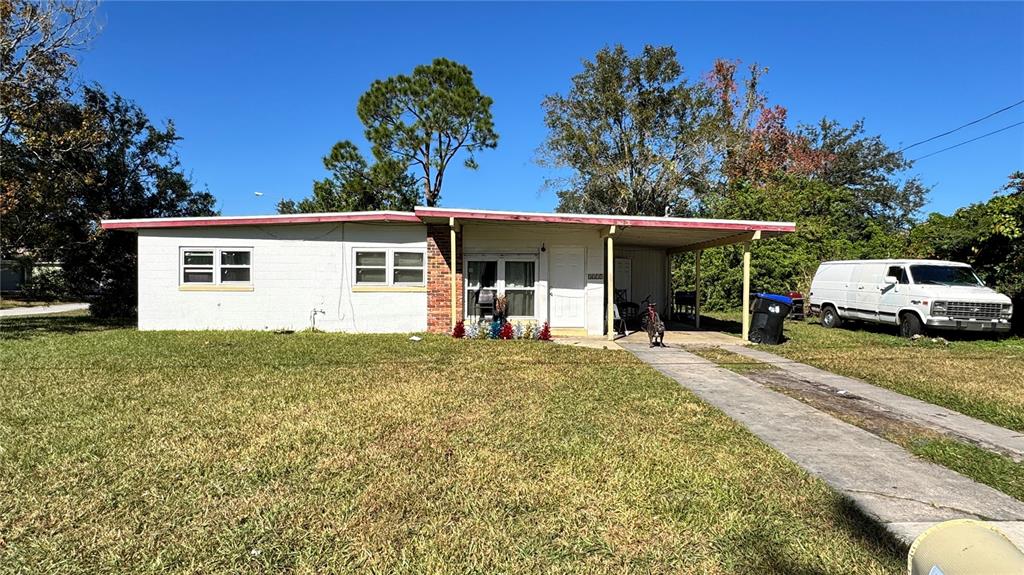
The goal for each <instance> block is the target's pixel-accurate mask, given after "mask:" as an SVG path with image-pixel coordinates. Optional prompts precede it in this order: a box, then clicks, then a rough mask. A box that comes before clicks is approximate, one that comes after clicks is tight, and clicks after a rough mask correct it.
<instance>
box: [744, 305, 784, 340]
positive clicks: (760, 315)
mask: <svg viewBox="0 0 1024 575" xmlns="http://www.w3.org/2000/svg"><path fill="white" fill-rule="evenodd" d="M791 309H793V300H792V299H791V298H788V297H786V296H784V295H778V294H773V293H759V294H757V295H756V296H755V297H754V305H753V309H752V310H751V311H752V312H753V316H752V317H751V318H750V335H749V336H748V339H750V341H752V342H754V343H767V344H771V345H776V344H778V343H781V342H782V323H783V320H784V319H786V316H787V315H788V314H789V310H791Z"/></svg>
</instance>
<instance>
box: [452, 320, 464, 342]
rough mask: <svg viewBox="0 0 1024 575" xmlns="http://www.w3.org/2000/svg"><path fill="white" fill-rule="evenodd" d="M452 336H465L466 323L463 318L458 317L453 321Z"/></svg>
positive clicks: (458, 337)
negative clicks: (457, 319)
mask: <svg viewBox="0 0 1024 575" xmlns="http://www.w3.org/2000/svg"><path fill="white" fill-rule="evenodd" d="M452 337H454V338H455V339H462V338H464V337H466V323H465V322H464V321H463V320H461V319H460V320H459V321H458V322H456V323H455V327H454V328H453V329H452Z"/></svg>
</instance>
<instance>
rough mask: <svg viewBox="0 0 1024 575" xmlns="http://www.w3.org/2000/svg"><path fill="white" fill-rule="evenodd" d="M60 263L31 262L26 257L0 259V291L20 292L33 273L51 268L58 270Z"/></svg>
mask: <svg viewBox="0 0 1024 575" xmlns="http://www.w3.org/2000/svg"><path fill="white" fill-rule="evenodd" d="M60 268H61V265H60V264H59V263H54V262H37V263H31V260H29V259H28V258H21V259H10V260H7V259H5V260H0V292H5V293H9V292H20V291H21V288H22V286H23V285H24V284H25V282H27V281H28V280H29V279H31V278H32V276H33V275H35V274H37V273H40V272H45V271H48V270H51V269H57V270H59V269H60Z"/></svg>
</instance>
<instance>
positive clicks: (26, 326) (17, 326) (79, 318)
mask: <svg viewBox="0 0 1024 575" xmlns="http://www.w3.org/2000/svg"><path fill="white" fill-rule="evenodd" d="M132 326H133V323H132V321H131V320H130V319H118V320H103V319H97V318H94V317H92V316H91V315H89V314H88V313H69V314H53V315H37V316H22V317H5V318H2V319H0V341H11V340H25V339H33V338H36V337H43V336H47V335H53V334H64V335H74V334H78V333H84V332H96V331H103V330H107V329H118V328H121V329H123V328H130V327H132Z"/></svg>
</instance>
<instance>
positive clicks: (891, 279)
mask: <svg viewBox="0 0 1024 575" xmlns="http://www.w3.org/2000/svg"><path fill="white" fill-rule="evenodd" d="M885 283H887V284H889V285H892V284H897V283H900V280H898V279H896V276H885Z"/></svg>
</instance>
